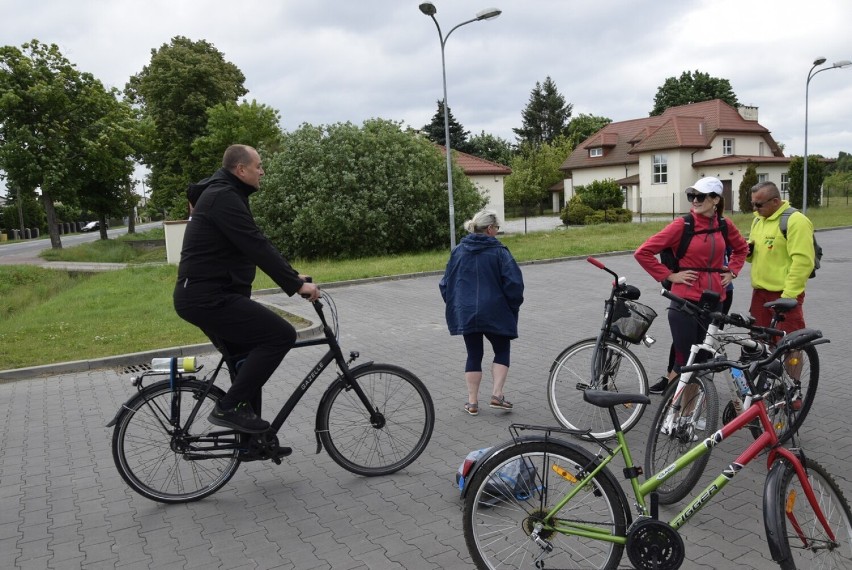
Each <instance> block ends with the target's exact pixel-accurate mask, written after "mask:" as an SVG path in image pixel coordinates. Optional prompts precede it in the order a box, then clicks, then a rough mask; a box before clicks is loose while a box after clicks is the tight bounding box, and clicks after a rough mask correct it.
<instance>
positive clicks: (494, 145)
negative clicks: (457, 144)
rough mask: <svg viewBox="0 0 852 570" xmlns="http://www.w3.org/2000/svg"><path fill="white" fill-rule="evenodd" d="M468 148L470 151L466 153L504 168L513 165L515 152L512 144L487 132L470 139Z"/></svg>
mask: <svg viewBox="0 0 852 570" xmlns="http://www.w3.org/2000/svg"><path fill="white" fill-rule="evenodd" d="M467 147H468V150H467V151H465V152H468V153H469V154H472V155H474V156H478V157H479V158H484V159H485V160H490V161H491V162H496V163H497V164H502V165H503V166H509V165H510V164H511V163H512V155H513V154H514V152H515V149H514V148H513V147H512V143H510V142H509V141H507V140H506V139H503V138H500V137H497V136H494V135H492V134H487V133H486V132H485V131H482V132H481V133H480V134H478V135H474V136H472V137H470V139H469V140H468V141H467Z"/></svg>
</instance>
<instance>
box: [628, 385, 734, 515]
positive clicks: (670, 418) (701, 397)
mask: <svg viewBox="0 0 852 570" xmlns="http://www.w3.org/2000/svg"><path fill="white" fill-rule="evenodd" d="M679 386H680V383H679V382H672V383H671V384H669V387H668V388H666V391H665V392H664V393H663V403H662V405H661V406H660V407H659V408H657V412H656V413H655V414H654V421H653V423H652V424H651V429H650V432H649V433H648V444H647V446H646V447H645V476H646V477H652V476H654V475H655V474H657V473H659V472H660V471H661V470H662V469H663V468H665V467H668V466H669V465H671V464H672V463H674V462H675V460H676V459H677V458H679V457H680V456H681V455H683V454H684V453H686V452H687V451H689V450H690V449H692V447H694V446H695V444H696V443H697V442H698V441H699V440H700V439H702V438H704V437H708V436H709V435H710V434H712V433H714V432H715V431H716V427H717V425H718V423H719V396H718V394H717V393H716V385H715V384H713V374H712V373H701V374H696V375H694V376H693V377H692V378H691V379H690V381H689V383H688V384H687V385H686V387H685V388H684V389H683V390H682V391H681V392H680V393H678V388H679ZM702 420H703V422H702ZM709 460H710V453H709V452H708V453H706V454H704V455H703V456H701V457H699V458H698V459H696V460H695V461H693V462H692V463H691V464H690V465H688V466H686V467H685V468H684V469H682V470H681V471H679V472H677V473H675V474H674V475H672V476H671V477H670V478H669V479H668V480H667V481H666V482H665V483H663V484H662V485H660V487H658V488H657V493H658V494H659V496H660V503H661V504H663V505H670V504H672V503H676V502H678V501H680V500H681V499H683V498H684V497H686V495H687V494H688V493H689V492H690V491H691V490H692V488H693V487H695V484H696V483H697V482H698V479H699V478H700V477H701V474H702V473H704V468H705V467H707V462H708V461H709Z"/></svg>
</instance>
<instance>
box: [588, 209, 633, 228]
mask: <svg viewBox="0 0 852 570" xmlns="http://www.w3.org/2000/svg"><path fill="white" fill-rule="evenodd" d="M632 221H633V212H631V211H630V210H627V209H625V208H613V209H612V210H595V211H594V212H593V213H592V214H591V215H589V216H587V217H586V225H592V224H626V223H629V222H632Z"/></svg>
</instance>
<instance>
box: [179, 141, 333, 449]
mask: <svg viewBox="0 0 852 570" xmlns="http://www.w3.org/2000/svg"><path fill="white" fill-rule="evenodd" d="M262 176H263V167H262V165H261V161H260V155H259V154H258V152H257V151H256V150H255V149H254V148H252V147H250V146H246V145H232V146H230V147H228V149H227V150H226V151H225V154H224V156H223V158H222V168H220V169H219V170H217V171H216V172H215V173H214V174H213V175H212V176H211V177H209V178H205V179H204V180H202V181H200V182H198V183H197V184H191V185H190V186H189V188H188V190H187V197H188V198H189V202H190V205H191V216H190V219H189V223H188V224H187V226H186V233H185V234H184V238H183V248H182V250H181V257H180V265H179V266H178V279H177V284H176V286H175V290H174V306H175V311H177V314H178V315H179V316H180V317H181V318H182V319H184V320H186V321H188V322H190V323H192V324H194V325H195V326H197V327H199V328H200V329H201V330H203V331H204V333H205V334H207V336H209V337H211V340H213V341H214V343H222V344H224V345H225V348H226V349H227V351H228V352H229V353H230V354H243V355H245V358H244V360H242V361H241V365H240V366H239V368H238V370H237V373H236V377H235V378H234V382H233V384H232V385H231V387H230V389H229V390H228V392H227V393H226V394H225V396H224V397H223V398H222V399H221V400H220V401H219V402H218V403H217V404H216V406H215V408H214V410H213V412H212V413H211V414H210V417H209V420H210V422H211V423H213V424H216V425H219V426H223V427H228V428H231V429H235V430H239V431H244V432H249V433H261V432H264V431H266V430H267V429H269V422H267V421H265V420H263V419H261V418H260V405H261V389H262V387H263V385H264V384H265V383H266V381H267V380H269V377H270V376H272V373H273V372H274V371H275V369H276V368H278V365H279V364H280V363H281V361H282V360H283V359H284V356H286V354H287V352H288V351H289V350H290V349H291V348H292V347H293V344H294V343H295V342H296V331H295V329H294V328H293V325H291V324H290V323H288V322H287V321H286V320H284V319H282V318H281V317H280V316H278V315H277V314H275V313H274V312H273V311H271V310H269V309H268V308H266V307H264V306H263V305H261V304H260V303H257V302H255V301H252V300H251V284H252V282H253V281H254V277H255V273H256V270H257V268H258V267H260V269H261V270H262V271H263V272H264V273H266V274H267V275H269V277H270V278H271V279H272V280H273V281H275V283H276V284H278V285H279V286H280V287H281V289H283V290H284V292H285V293H287V294H288V295H290V296H292V295H294V294H296V293H299V294H300V295H301V296H302V297H304V298H305V299H307V300H308V301H315V300H316V299H317V298H319V295H320V290H319V287H317V286H316V285H315V284H313V283H309V282H308V281H307V279H308V278H307V276H305V275H300V274H299V273H298V272H297V271H296V270H295V269H293V268H292V267H291V266H290V264H289V263H288V262H287V260H286V259H285V258H284V256H283V255H281V253H280V252H279V251H278V250H277V249H276V248H275V246H274V245H273V244H272V242H270V241H269V239H268V238H267V237H266V236H265V235H264V234H263V233H262V232H261V231H260V229H259V228H258V227H257V224H256V223H255V221H254V216H252V213H251V209H250V208H249V201H248V198H249V196H250V195H251V194H252V193H254V192H256V191H257V190H258V189H259V186H260V178H261V177H262ZM220 348H221V347H220Z"/></svg>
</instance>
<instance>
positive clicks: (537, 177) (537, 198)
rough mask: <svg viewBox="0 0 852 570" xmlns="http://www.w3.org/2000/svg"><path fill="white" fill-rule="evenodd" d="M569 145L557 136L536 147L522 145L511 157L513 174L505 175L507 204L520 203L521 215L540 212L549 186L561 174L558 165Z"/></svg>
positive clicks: (516, 204) (567, 153) (558, 179)
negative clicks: (522, 212) (521, 149)
mask: <svg viewBox="0 0 852 570" xmlns="http://www.w3.org/2000/svg"><path fill="white" fill-rule="evenodd" d="M572 148H573V147H572V146H571V143H570V141H569V140H568V139H567V138H566V137H557V138H556V139H555V140H554V141H553V142H552V143H542V144H541V145H540V146H538V147H532V146H526V147H524V149H523V152H521V153H520V154H518V155H517V156H515V158H514V159H513V160H512V174H511V175H509V177H508V178H506V183H505V186H504V192H505V201H506V205H508V206H520V207H521V208H523V211H524V215H529V214H530V213H532V212H534V211H539V212H540V211H541V209H542V203H543V202H545V201H546V200H547V198H548V196H549V195H550V187H551V186H553V185H554V184H556V183H557V182H559V181H560V180H562V179H563V178H564V174H563V173H562V171H560V170H559V167H560V166H561V165H562V163H563V162H564V161H565V157H566V156H568V155H569V154H571V149H572Z"/></svg>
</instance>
